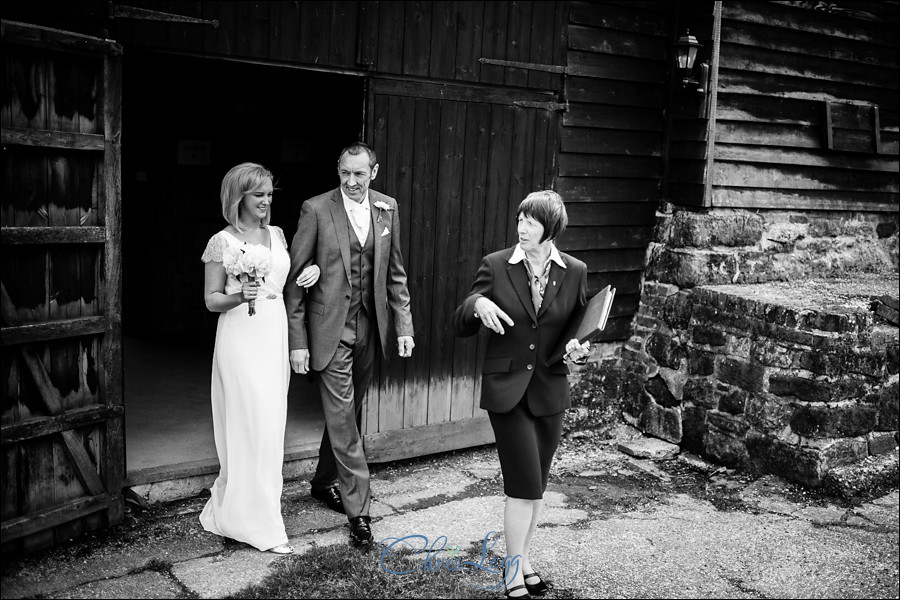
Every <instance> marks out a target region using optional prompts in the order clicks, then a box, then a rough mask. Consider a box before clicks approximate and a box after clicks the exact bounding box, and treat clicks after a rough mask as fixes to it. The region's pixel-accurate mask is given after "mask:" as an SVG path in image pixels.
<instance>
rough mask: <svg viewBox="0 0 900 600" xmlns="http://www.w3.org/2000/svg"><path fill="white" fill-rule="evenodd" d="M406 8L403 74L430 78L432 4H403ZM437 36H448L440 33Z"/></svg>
mask: <svg viewBox="0 0 900 600" xmlns="http://www.w3.org/2000/svg"><path fill="white" fill-rule="evenodd" d="M401 4H403V5H404V7H405V8H406V15H405V17H404V28H403V71H402V72H403V73H404V74H405V75H418V76H421V77H427V76H428V63H429V61H430V59H431V41H432V31H431V13H432V3H431V2H402V3H401ZM436 35H446V32H439V33H436Z"/></svg>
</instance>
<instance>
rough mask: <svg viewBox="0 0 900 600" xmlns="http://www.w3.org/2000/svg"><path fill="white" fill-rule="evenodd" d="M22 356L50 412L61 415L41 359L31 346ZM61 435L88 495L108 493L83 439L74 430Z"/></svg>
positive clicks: (23, 347)
mask: <svg viewBox="0 0 900 600" xmlns="http://www.w3.org/2000/svg"><path fill="white" fill-rule="evenodd" d="M22 356H23V358H24V359H25V364H26V365H27V366H28V371H29V372H30V373H31V377H32V378H33V379H34V382H35V384H37V388H38V391H40V393H41V398H42V399H43V400H44V404H45V405H46V406H47V410H48V412H49V413H50V414H51V415H61V414H62V413H63V412H64V411H63V407H62V402H61V399H60V397H59V392H58V391H57V389H56V387H55V386H54V385H53V382H52V381H50V375H49V373H47V369H46V368H45V367H44V363H42V362H41V359H40V358H39V357H38V355H37V354H36V353H35V352H34V350H32V349H31V347H29V346H22ZM61 435H62V439H63V442H65V448H66V450H67V451H68V453H69V457H70V458H71V459H72V462H73V463H74V467H75V473H76V474H77V475H78V479H80V480H81V483H82V484H84V487H85V489H86V490H87V491H88V493H89V494H90V495H91V496H97V495H100V494H103V493H104V492H106V490H105V489H104V487H103V482H102V481H101V480H100V475H99V474H98V473H97V470H96V469H95V468H94V463H92V462H91V459H90V457H88V455H87V451H86V450H85V449H84V444H83V443H82V439H81V437H79V436H78V435H76V434H75V432H74V431H72V430H66V431H62V432H61ZM116 492H118V490H116Z"/></svg>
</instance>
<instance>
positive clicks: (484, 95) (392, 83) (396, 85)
mask: <svg viewBox="0 0 900 600" xmlns="http://www.w3.org/2000/svg"><path fill="white" fill-rule="evenodd" d="M373 85H374V86H375V90H376V92H377V93H379V94H391V95H395V96H411V97H414V98H430V99H433V100H453V101H457V102H485V103H489V104H505V105H514V104H515V103H516V102H522V101H525V102H553V101H555V95H554V94H553V93H551V92H540V91H530V90H507V89H502V88H497V87H481V86H478V85H471V84H454V83H447V82H442V83H440V84H437V85H435V84H431V83H428V84H424V83H422V82H419V81H405V80H401V79H377V78H376V79H373Z"/></svg>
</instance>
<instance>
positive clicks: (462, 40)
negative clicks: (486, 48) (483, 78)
mask: <svg viewBox="0 0 900 600" xmlns="http://www.w3.org/2000/svg"><path fill="white" fill-rule="evenodd" d="M484 10H485V3H484V2H457V3H456V64H455V66H454V68H455V70H454V75H453V77H448V78H450V79H456V80H459V81H479V79H480V74H481V63H480V62H478V59H479V58H481V56H482V53H481V44H482V35H483V33H482V29H483V26H484Z"/></svg>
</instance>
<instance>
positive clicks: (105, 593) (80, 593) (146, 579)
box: [47, 571, 184, 600]
mask: <svg viewBox="0 0 900 600" xmlns="http://www.w3.org/2000/svg"><path fill="white" fill-rule="evenodd" d="M183 593H184V590H182V588H181V586H180V585H179V584H178V582H177V581H175V580H173V579H172V578H171V577H170V576H169V575H167V574H165V573H159V572H157V571H144V572H142V573H136V574H134V575H125V576H124V577H115V578H113V579H105V580H102V581H93V582H91V583H86V584H84V585H80V586H78V587H75V588H71V589H68V590H65V591H63V592H60V593H58V594H49V595H48V596H47V597H48V598H121V599H122V600H129V599H131V598H136V599H137V598H178V597H179V596H180V595H182V594H183Z"/></svg>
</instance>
